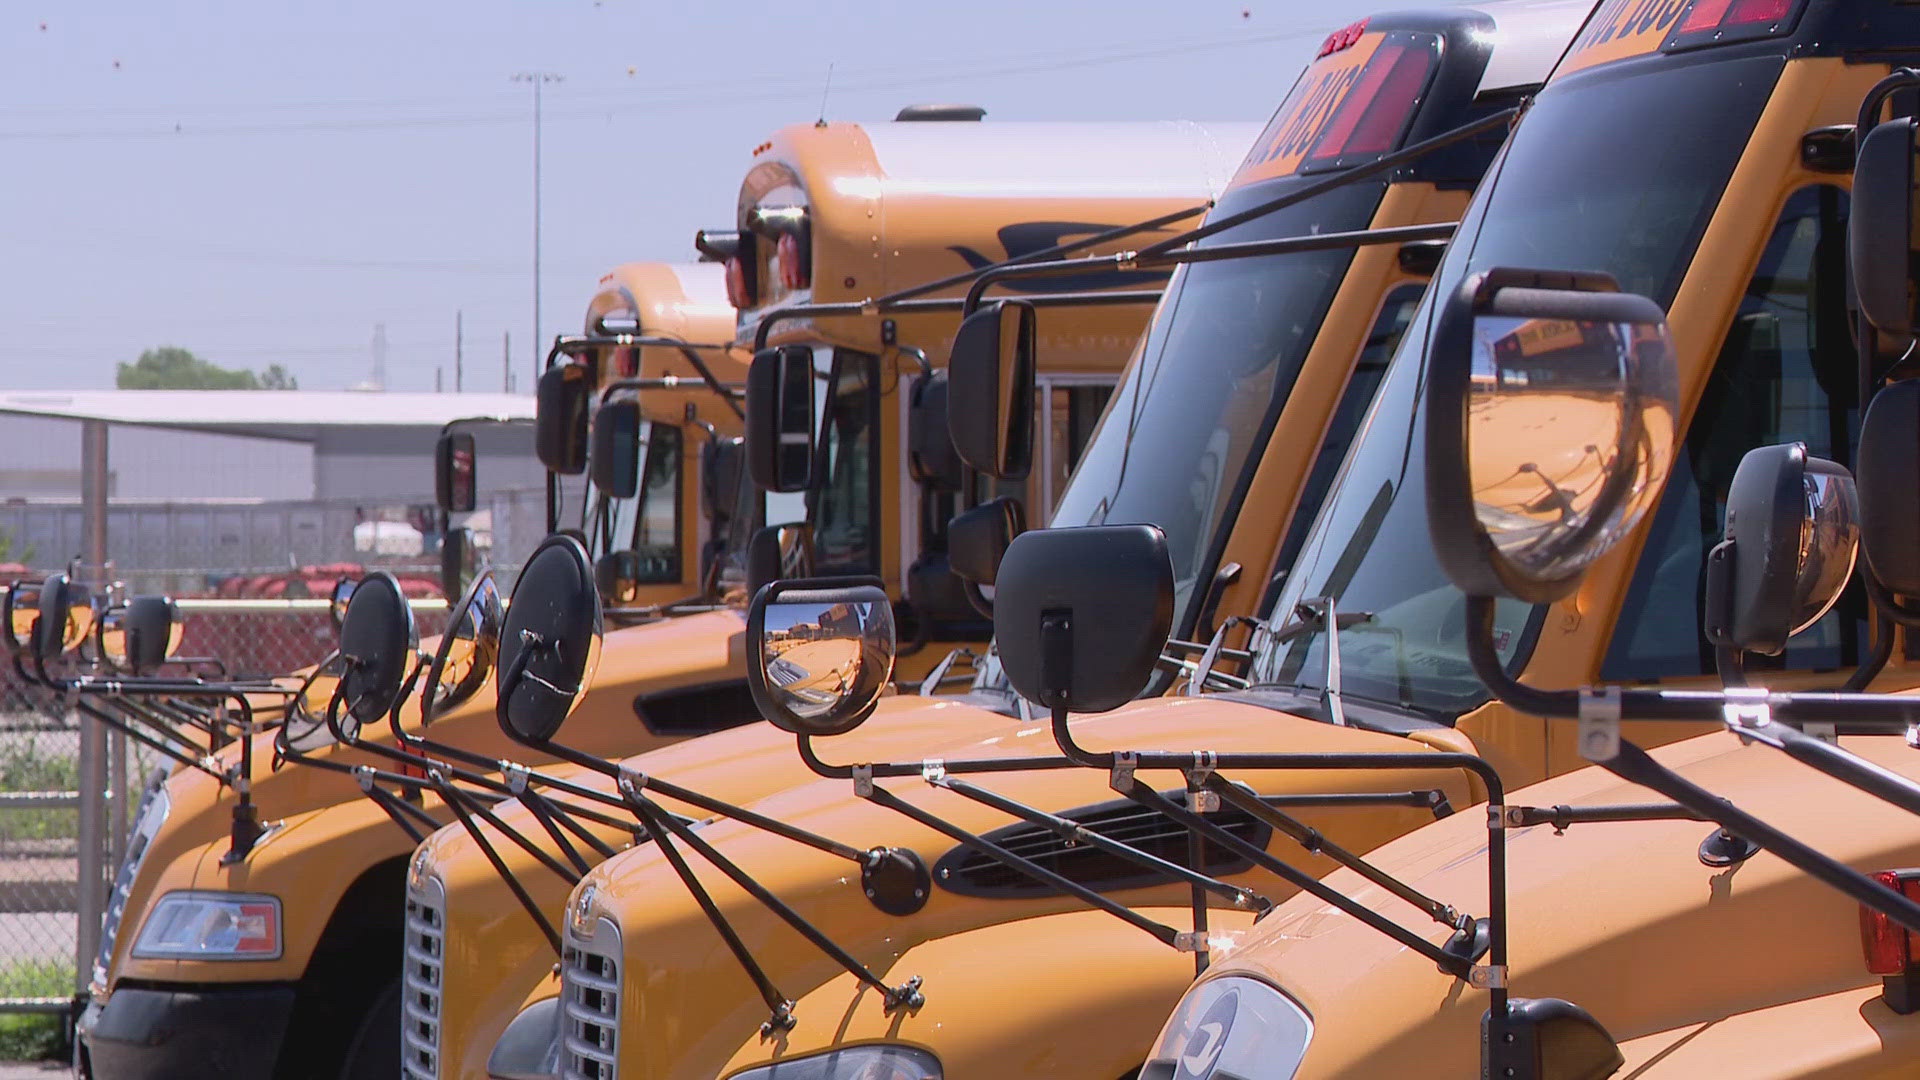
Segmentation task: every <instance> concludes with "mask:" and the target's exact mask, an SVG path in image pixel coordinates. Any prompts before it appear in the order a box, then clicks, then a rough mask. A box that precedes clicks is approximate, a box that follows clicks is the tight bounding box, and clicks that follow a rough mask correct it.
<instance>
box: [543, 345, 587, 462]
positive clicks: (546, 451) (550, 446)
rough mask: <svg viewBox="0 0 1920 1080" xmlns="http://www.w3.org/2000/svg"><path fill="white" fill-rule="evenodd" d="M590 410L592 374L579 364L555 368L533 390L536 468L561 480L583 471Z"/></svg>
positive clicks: (557, 365)
mask: <svg viewBox="0 0 1920 1080" xmlns="http://www.w3.org/2000/svg"><path fill="white" fill-rule="evenodd" d="M592 407H593V372H592V370H591V369H589V368H587V367H585V366H583V365H581V364H573V363H567V364H555V365H553V366H552V367H550V368H548V369H547V370H546V372H545V373H544V374H542V375H541V376H540V383H539V385H538V387H537V388H536V389H535V399H534V413H533V449H534V455H535V456H536V457H538V458H539V459H540V464H542V465H544V466H546V468H547V469H548V470H549V471H551V472H555V473H559V474H560V475H561V476H578V475H580V474H581V473H582V472H584V471H586V468H587V413H588V412H589V411H590V410H591V409H592Z"/></svg>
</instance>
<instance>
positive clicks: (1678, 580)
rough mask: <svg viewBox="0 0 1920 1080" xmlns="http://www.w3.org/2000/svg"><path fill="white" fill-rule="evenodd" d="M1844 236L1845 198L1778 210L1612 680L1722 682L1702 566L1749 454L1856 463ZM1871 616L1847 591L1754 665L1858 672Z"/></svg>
mask: <svg viewBox="0 0 1920 1080" xmlns="http://www.w3.org/2000/svg"><path fill="white" fill-rule="evenodd" d="M1846 224H1847V196H1846V193H1845V192H1844V191H1842V190H1841V189H1839V188H1837V187H1833V186H1831V185H1826V184H1816V185H1812V186H1809V187H1804V188H1801V189H1800V190H1799V191H1796V192H1794V193H1793V194H1792V195H1791V196H1789V197H1788V199H1787V203H1786V206H1785V208H1784V209H1782V210H1781V212H1780V219H1779V220H1778V221H1777V222H1776V223H1775V224H1774V227H1773V233H1772V235H1771V237H1770V238H1769V239H1768V241H1767V246H1766V250H1765V251H1764V252H1762V253H1761V256H1760V263H1759V265H1758V266H1757V267H1756V268H1755V270H1754V274H1753V278H1752V280H1750V281H1749V282H1748V283H1747V291H1746V295H1745V296H1744V297H1742V299H1741V301H1740V309H1739V311H1738V313H1737V314H1736V315H1735V316H1734V321H1733V325H1732V327H1731V328H1730V329H1729V330H1728V332H1727V339H1726V341H1725V342H1724V343H1723V344H1722V345H1721V348H1720V356H1719V359H1718V360H1716V361H1715V363H1714V369H1713V374H1712V375H1711V376H1709V379H1708V383H1707V387H1706V390H1705V392H1704V393H1703V394H1702V396H1701V399H1700V407H1699V409H1698V411H1696V412H1695V414H1694V417H1693V422H1692V425H1691V427H1690V428H1689V429H1688V431H1687V438H1686V442H1685V444H1684V445H1683V446H1682V447H1681V450H1680V453H1679V454H1678V455H1677V456H1676V458H1675V461H1674V467H1673V474H1672V475H1671V476H1670V477H1669V478H1668V479H1667V486H1666V490H1665V491H1664V492H1663V493H1662V494H1661V497H1660V506H1659V509H1658V510H1657V511H1656V512H1655V515H1654V521H1653V532H1652V533H1651V535H1649V537H1648V539H1647V546H1646V549H1645V550H1644V551H1643V552H1641V555H1640V564H1639V566H1638V567H1637V568H1636V569H1635V571H1634V575H1633V583H1632V584H1631V585H1630V586H1629V588H1628V591H1627V598H1626V603H1625V604H1624V605H1623V606H1622V609H1621V613H1620V622H1619V624H1618V625H1617V626H1616V628H1615V630H1614V634H1613V639H1612V642H1611V644H1610V645H1609V647H1608V651H1607V656H1606V659H1605V660H1604V661H1602V663H1601V667H1600V677H1601V678H1602V679H1605V680H1608V681H1614V680H1648V679H1658V678H1673V677H1688V676H1705V675H1712V674H1713V673H1714V663H1713V651H1712V648H1711V646H1709V645H1708V644H1707V642H1706V638H1705V636H1704V634H1703V633H1702V630H1701V626H1700V605H1701V601H1702V599H1703V598H1704V596H1705V590H1706V558H1707V553H1708V552H1709V551H1711V550H1712V548H1713V546H1714V545H1715V544H1717V543H1719V542H1720V539H1721V522H1722V519H1723V518H1724V517H1725V512H1726V499H1727V488H1728V487H1729V485H1731V484H1732V482H1733V471H1734V469H1735V468H1736V467H1737V466H1738V465H1739V464H1740V458H1741V456H1742V455H1744V454H1745V453H1746V452H1747V451H1748V450H1751V449H1753V448H1754V447H1756V446H1767V445H1771V444H1774V443H1783V442H1795V441H1798V442H1804V443H1806V444H1807V450H1808V452H1809V453H1811V454H1813V455H1815V456H1817V457H1823V458H1828V459H1830V460H1833V461H1837V462H1839V463H1841V464H1843V465H1851V463H1852V456H1853V455H1852V446H1853V441H1854V435H1855V433H1856V432H1857V430H1858V415H1857V410H1856V408H1855V401H1856V398H1857V396H1858V394H1857V392H1856V390H1855V386H1854V363H1855V360H1854V351H1853V345H1852V341H1851V339H1850V337H1849V332H1848V327H1847V308H1846V262H1845V248H1844V245H1845V242H1846ZM1863 617H1864V608H1863V606H1862V604H1861V602H1860V600H1859V598H1858V596H1857V595H1854V593H1853V592H1849V594H1848V596H1847V597H1846V598H1844V599H1843V600H1842V601H1841V603H1840V604H1839V605H1837V606H1836V607H1835V609H1834V610H1833V611H1831V612H1828V613H1827V615H1826V617H1825V618H1823V619H1821V620H1820V622H1818V623H1816V624H1815V625H1814V626H1812V627H1811V628H1809V629H1808V630H1807V631H1805V632H1804V633H1802V634H1800V635H1799V636H1798V637H1796V638H1794V639H1793V642H1792V644H1790V645H1789V646H1788V647H1787V651H1786V653H1785V654H1784V655H1783V657H1780V658H1775V659H1771V660H1768V659H1765V658H1760V657H1753V658H1750V661H1749V666H1752V667H1760V668H1771V669H1774V670H1782V669H1785V670H1800V671H1804V670H1825V669H1832V668H1837V667H1842V666H1847V665H1851V664H1854V663H1856V662H1857V658H1858V656H1859V653H1860V648H1859V646H1860V643H1861V641H1862V639H1863V634H1864V629H1865V625H1864V623H1863V622H1862V619H1863Z"/></svg>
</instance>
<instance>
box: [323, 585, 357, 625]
mask: <svg viewBox="0 0 1920 1080" xmlns="http://www.w3.org/2000/svg"><path fill="white" fill-rule="evenodd" d="M354 584H355V583H354V580H353V579H352V578H350V577H342V578H335V579H334V582H333V591H332V592H329V593H328V594H327V621H328V622H331V623H333V634H334V636H335V637H339V636H340V624H341V623H343V622H345V621H346V618H347V602H348V601H350V600H352V599H353V586H354Z"/></svg>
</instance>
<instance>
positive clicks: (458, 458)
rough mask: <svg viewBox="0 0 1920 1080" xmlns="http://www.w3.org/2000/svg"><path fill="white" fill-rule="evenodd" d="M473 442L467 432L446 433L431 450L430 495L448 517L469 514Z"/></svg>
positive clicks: (471, 510) (473, 491)
mask: <svg viewBox="0 0 1920 1080" xmlns="http://www.w3.org/2000/svg"><path fill="white" fill-rule="evenodd" d="M474 460H475V458H474V442H473V432H471V431H448V432H444V433H442V434H441V436H440V441H439V442H437V443H435V444H434V447H433V492H434V499H435V501H436V502H438V503H439V504H440V509H441V510H443V511H445V512H446V513H449V514H467V513H472V512H473V507H474V504H475V499H476V495H475V472H474Z"/></svg>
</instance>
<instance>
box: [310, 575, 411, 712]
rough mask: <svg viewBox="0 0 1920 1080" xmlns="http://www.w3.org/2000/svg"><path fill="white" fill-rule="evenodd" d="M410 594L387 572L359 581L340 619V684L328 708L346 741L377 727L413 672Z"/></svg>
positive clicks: (397, 702)
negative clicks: (408, 597)
mask: <svg viewBox="0 0 1920 1080" xmlns="http://www.w3.org/2000/svg"><path fill="white" fill-rule="evenodd" d="M419 648H420V633H419V628H418V627H417V626H415V625H414V621H413V608H412V607H411V606H410V605H409V604H408V603H407V595H406V593H405V592H403V591H402V590H401V588H400V583H399V582H398V581H396V580H394V577H393V575H392V574H389V573H387V572H386V571H385V570H376V571H374V572H373V573H371V574H368V575H367V576H366V577H363V578H361V579H360V581H359V583H358V584H356V585H355V586H354V589H353V595H352V596H351V597H349V598H348V600H347V611H346V614H345V615H344V616H343V617H342V618H341V620H340V681H339V684H338V686H337V687H336V688H335V690H334V698H333V702H332V703H331V705H330V706H329V707H328V710H327V716H328V721H329V722H330V723H338V724H339V726H340V731H341V733H342V734H343V735H345V736H346V738H348V739H353V738H356V737H358V735H359V729H360V728H361V727H363V726H365V725H367V724H371V723H375V722H377V721H378V720H380V718H381V717H384V716H386V715H387V713H388V712H390V711H391V710H392V709H393V708H394V707H395V706H396V705H398V704H399V702H400V695H401V691H402V689H403V688H404V687H405V684H406V679H407V675H408V668H410V667H411V666H412V665H413V664H414V662H415V658H416V656H417V654H418V652H419Z"/></svg>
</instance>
